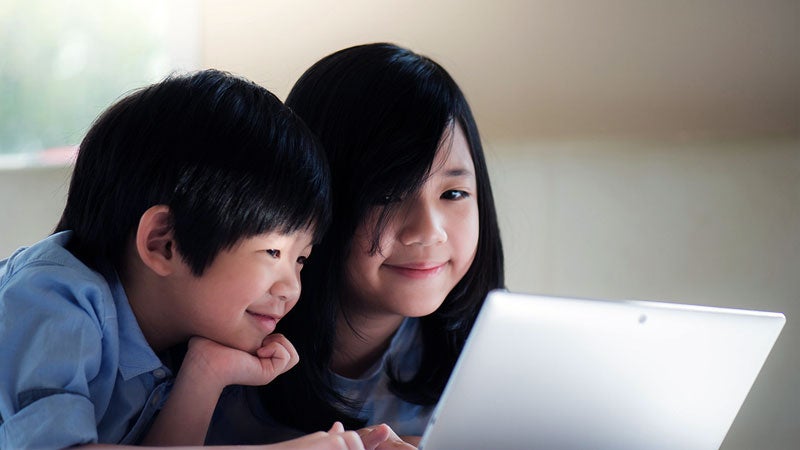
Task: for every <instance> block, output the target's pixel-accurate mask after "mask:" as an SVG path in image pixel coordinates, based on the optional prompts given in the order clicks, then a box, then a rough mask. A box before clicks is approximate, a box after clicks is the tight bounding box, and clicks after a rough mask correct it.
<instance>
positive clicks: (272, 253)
mask: <svg viewBox="0 0 800 450" xmlns="http://www.w3.org/2000/svg"><path fill="white" fill-rule="evenodd" d="M265 251H266V252H267V254H268V255H269V256H272V257H273V258H280V257H281V251H280V250H278V249H275V248H270V249H267V250H265Z"/></svg>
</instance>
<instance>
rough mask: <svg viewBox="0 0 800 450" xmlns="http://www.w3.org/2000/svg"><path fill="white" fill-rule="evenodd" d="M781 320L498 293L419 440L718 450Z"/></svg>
mask: <svg viewBox="0 0 800 450" xmlns="http://www.w3.org/2000/svg"><path fill="white" fill-rule="evenodd" d="M784 322H785V317H784V316H783V314H779V313H769V312H757V311H745V310H736V309H723V308H712V307H701V306H689V305H678V304H672V303H657V302H643V301H610V300H587V299H575V298H556V297H545V296H536V295H525V294H516V293H510V292H508V291H493V292H491V293H490V294H489V296H488V297H487V299H486V302H485V304H484V306H483V309H482V310H481V312H480V314H479V316H478V319H477V321H476V323H475V326H474V327H473V330H472V332H471V334H470V336H469V338H468V339H467V343H466V346H465V347H464V350H463V352H462V354H461V357H460V359H459V360H458V363H457V364H456V367H455V369H454V370H453V374H452V376H451V377H450V380H449V382H448V384H447V387H446V388H445V390H444V392H443V394H442V397H441V400H440V402H439V404H438V405H437V407H436V409H435V411H434V413H433V416H432V418H431V420H430V422H429V424H428V427H427V429H426V430H425V434H424V435H423V437H422V441H421V443H420V449H421V450H443V449H459V450H469V449H480V450H488V449H491V450H502V449H514V450H518V449H570V450H573V449H616V450H620V449H637V450H641V449H671V450H672V449H682V450H688V449H702V450H709V449H717V448H719V447H720V445H721V444H722V441H723V439H724V438H725V435H726V434H727V432H728V429H729V428H730V426H731V423H732V422H733V420H734V418H735V417H736V414H737V412H738V411H739V408H740V407H741V406H742V403H743V402H744V399H745V397H746V396H747V393H748V391H749V390H750V387H751V386H752V384H753V382H754V381H755V379H756V376H757V375H758V372H759V371H760V370H761V367H762V365H763V364H764V361H765V360H766V358H767V355H768V354H769V352H770V350H771V349H772V346H773V344H774V343H775V340H776V339H777V338H778V335H779V334H780V332H781V329H782V328H783V324H784Z"/></svg>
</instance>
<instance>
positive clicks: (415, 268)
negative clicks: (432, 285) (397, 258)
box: [383, 262, 447, 279]
mask: <svg viewBox="0 0 800 450" xmlns="http://www.w3.org/2000/svg"><path fill="white" fill-rule="evenodd" d="M446 265H447V262H443V263H419V264H417V263H413V264H398V265H394V264H384V265H383V267H385V268H387V269H389V270H390V271H392V272H394V273H397V274H399V275H402V276H405V277H408V278H414V279H425V278H430V277H433V276H436V275H438V274H439V273H441V272H442V270H444V268H445V266H446Z"/></svg>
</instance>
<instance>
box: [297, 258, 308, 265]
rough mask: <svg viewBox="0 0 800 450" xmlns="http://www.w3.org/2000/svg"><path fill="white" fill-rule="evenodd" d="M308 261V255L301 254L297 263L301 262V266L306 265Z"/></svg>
mask: <svg viewBox="0 0 800 450" xmlns="http://www.w3.org/2000/svg"><path fill="white" fill-rule="evenodd" d="M307 261H308V257H307V256H301V257H299V258H297V264H300V265H301V266H305V265H306V262H307Z"/></svg>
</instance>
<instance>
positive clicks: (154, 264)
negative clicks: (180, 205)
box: [136, 205, 180, 276]
mask: <svg viewBox="0 0 800 450" xmlns="http://www.w3.org/2000/svg"><path fill="white" fill-rule="evenodd" d="M136 252H137V253H138V254H139V258H141V260H142V262H143V263H144V265H146V266H147V267H149V268H150V269H151V270H152V271H153V272H155V273H156V274H158V275H161V276H167V275H169V274H171V273H172V272H174V271H175V265H176V264H178V263H179V260H180V258H179V256H178V254H177V253H176V251H175V239H174V236H173V229H172V212H170V210H169V207H168V206H167V205H155V206H152V207H150V209H148V210H147V211H145V212H144V214H142V217H141V218H140V219H139V227H138V228H137V229H136Z"/></svg>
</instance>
